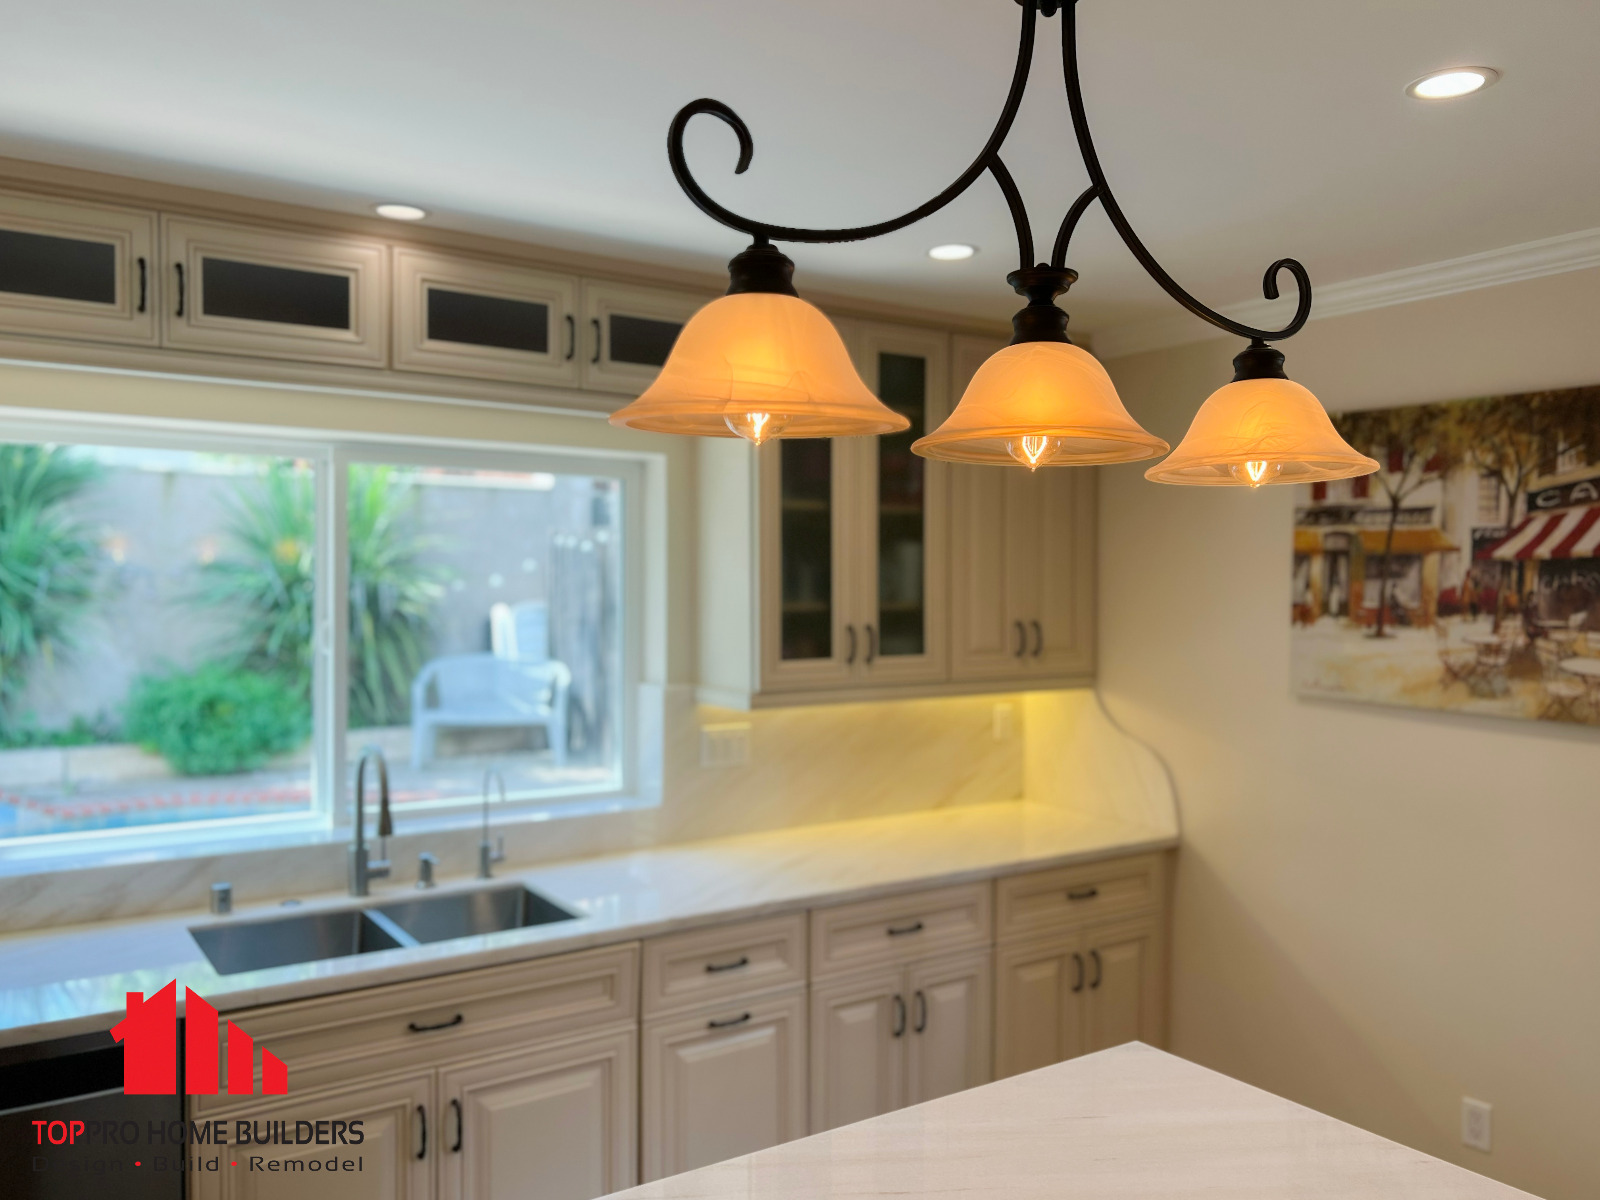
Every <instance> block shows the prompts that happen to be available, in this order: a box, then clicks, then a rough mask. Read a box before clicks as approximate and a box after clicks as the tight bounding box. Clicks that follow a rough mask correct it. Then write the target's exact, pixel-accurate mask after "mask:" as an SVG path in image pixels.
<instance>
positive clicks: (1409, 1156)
mask: <svg viewBox="0 0 1600 1200" xmlns="http://www.w3.org/2000/svg"><path fill="white" fill-rule="evenodd" d="M906 1196H920V1197H928V1196H938V1197H940V1198H941V1200H1061V1198H1062V1197H1071V1200H1153V1198H1154V1197H1160V1198H1161V1200H1217V1198H1218V1197H1227V1200H1515V1198H1517V1197H1522V1198H1524V1200H1526V1198H1527V1196H1528V1193H1527V1192H1522V1191H1518V1190H1517V1189H1516V1188H1512V1187H1507V1186H1506V1185H1505V1184H1502V1183H1496V1182H1494V1181H1493V1180H1491V1179H1487V1178H1485V1177H1483V1176H1482V1175H1476V1174H1473V1173H1472V1172H1471V1171H1468V1170H1465V1169H1463V1168H1461V1167H1457V1166H1452V1165H1451V1164H1450V1163H1447V1162H1444V1161H1442V1160H1440V1159H1437V1158H1433V1157H1431V1156H1429V1155H1427V1154H1423V1153H1422V1152H1421V1151H1418V1150H1410V1149H1407V1148H1406V1147H1405V1146H1401V1145H1399V1144H1397V1143H1395V1142H1391V1141H1389V1140H1387V1139H1386V1138H1381V1137H1378V1136H1377V1135H1376V1134H1372V1133H1367V1132H1366V1131H1365V1130H1362V1129H1357V1128H1356V1127H1355V1126H1353V1125H1346V1124H1345V1123H1344V1122H1343V1121H1336V1120H1334V1119H1333V1118H1332V1117H1326V1116H1323V1115H1322V1114H1321V1113H1317V1112H1313V1111H1312V1110H1311V1109H1309V1108H1302V1107H1301V1106H1300V1105H1298V1104H1294V1103H1291V1102H1290V1101H1288V1100H1284V1099H1281V1098H1279V1097H1277V1096H1274V1095H1272V1094H1270V1093H1268V1092H1263V1091H1260V1090H1259V1089H1257V1088H1253V1087H1250V1086H1249V1085H1248V1084H1243V1083H1240V1082H1238V1081H1237V1080H1235V1079H1230V1078H1228V1077H1227V1076H1226V1075H1219V1074H1218V1073H1216V1072H1215V1071H1209V1070H1207V1069H1206V1068H1204V1067H1199V1066H1196V1065H1195V1064H1193V1063H1190V1062H1185V1061H1184V1060H1183V1059H1181V1058H1175V1057H1174V1056H1172V1055H1170V1054H1166V1053H1163V1052H1162V1051H1160V1050H1156V1049H1152V1048H1151V1047H1149V1046H1144V1045H1140V1044H1139V1043H1137V1042H1133V1043H1130V1044H1128V1045H1125V1046H1119V1047H1117V1048H1115V1049H1112V1050H1103V1051H1101V1052H1100V1053H1098V1054H1090V1055H1087V1056H1085V1057H1083V1058H1077V1059H1072V1060H1070V1061H1068V1062H1064V1063H1058V1064H1057V1065H1056V1066H1053V1067H1045V1068H1044V1069H1042V1070H1039V1071H1033V1072H1030V1073H1029V1074H1026V1075H1017V1076H1014V1077H1012V1078H1010V1079H1004V1080H1001V1081H1000V1082H998V1083H991V1084H989V1085H987V1086H985V1087H980V1088H974V1089H972V1090H971V1091H966V1092H959V1093H957V1094H956V1095H953V1096H946V1097H944V1098H942V1099H939V1100H931V1101H929V1102H927V1103H926V1104H919V1105H917V1106H915V1107H914V1108H903V1109H900V1110H899V1111H898V1112H892V1113H889V1114H887V1115H885V1116H881V1117H874V1118H873V1119H871V1120H869V1121H862V1122H860V1123H859V1124H856V1125H847V1126H845V1127H844V1128H842V1129H835V1130H832V1131H830V1132H828V1133H820V1134H817V1135H815V1136H813V1137H809V1138H804V1139H802V1140H800V1141H797V1142H789V1143H787V1144H786V1145H782V1146H776V1147H774V1148H773V1149H771V1150H762V1151H760V1152H758V1153H756V1154H749V1155H746V1156H744V1157H743V1158H734V1159H729V1160H728V1161H727V1162H723V1163H718V1164H716V1165H715V1166H710V1167H703V1168H701V1169H700V1170H698V1171H689V1172H686V1173H684V1174H682V1175H675V1176H673V1177H671V1178H669V1179H663V1180H660V1181H658V1182H656V1183H650V1184H645V1185H644V1186H643V1187H637V1188H632V1189H630V1190H629V1191H625V1192H618V1193H616V1195H615V1196H614V1197H613V1198H612V1200H829V1198H836V1200H878V1198H880V1197H881V1198H883V1200H900V1198H901V1197H906Z"/></svg>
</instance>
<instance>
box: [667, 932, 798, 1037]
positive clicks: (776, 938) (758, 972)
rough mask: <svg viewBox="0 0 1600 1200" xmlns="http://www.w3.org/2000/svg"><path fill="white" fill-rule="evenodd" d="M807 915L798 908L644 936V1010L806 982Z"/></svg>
mask: <svg viewBox="0 0 1600 1200" xmlns="http://www.w3.org/2000/svg"><path fill="white" fill-rule="evenodd" d="M805 920H806V919H805V914H804V913H795V914H794V915H793V916H788V917H774V918H773V919H771V920H767V921H746V922H744V923H742V924H739V925H723V926H720V927H719V928H716V929H701V930H696V931H695V932H694V933H684V934H678V935H676V936H674V937H662V938H654V939H652V940H651V941H648V942H646V943H645V944H644V1012H645V1015H646V1016H649V1015H651V1014H653V1013H658V1012H664V1011H666V1010H669V1009H675V1008H682V1007H684V1006H686V1005H690V1004H706V1003H715V1002H716V1001H718V1000H722V999H724V998H726V997H731V996H740V995H745V994H747V993H752V992H762V991H767V990H768V989H771V988H777V987H785V986H787V985H789V984H795V983H804V982H805V978H806V957H805V947H806V924H805Z"/></svg>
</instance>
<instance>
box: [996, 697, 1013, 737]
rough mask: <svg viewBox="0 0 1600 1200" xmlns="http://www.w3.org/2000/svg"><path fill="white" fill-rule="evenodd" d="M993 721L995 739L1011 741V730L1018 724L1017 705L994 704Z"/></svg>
mask: <svg viewBox="0 0 1600 1200" xmlns="http://www.w3.org/2000/svg"><path fill="white" fill-rule="evenodd" d="M993 721H994V740H995V741H997V742H1009V741H1010V740H1011V730H1012V728H1013V726H1014V725H1015V724H1016V709H1015V707H1014V706H1013V705H1010V704H996V705H995V706H994V713H993Z"/></svg>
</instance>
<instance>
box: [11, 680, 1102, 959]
mask: <svg viewBox="0 0 1600 1200" xmlns="http://www.w3.org/2000/svg"><path fill="white" fill-rule="evenodd" d="M1074 694H1081V695H1089V694H1090V693H1087V692H1085V693H1074ZM996 705H1009V706H1010V709H1011V713H1010V733H1009V736H1006V737H1003V738H1000V739H997V738H996V736H995V728H996V722H995V717H994V711H995V706H996ZM1029 712H1030V702H1028V701H1026V700H1025V698H1024V697H1022V696H1005V695H1000V696H975V697H950V698H941V699H931V700H906V701H897V702H893V703H871V704H865V703H863V704H832V705H817V706H810V707H798V708H781V709H768V710H764V711H757V712H750V713H743V712H732V711H729V710H725V709H714V708H706V707H700V706H696V705H695V703H694V701H693V694H692V690H691V689H689V688H686V687H672V688H668V689H666V690H665V698H664V702H663V705H662V713H661V728H662V731H663V732H662V737H661V758H660V760H659V762H656V763H647V764H646V768H645V771H644V775H645V791H646V800H647V802H646V803H644V804H642V805H640V806H637V807H633V808H631V809H626V810H623V811H616V812H608V813H598V814H594V813H591V814H588V815H583V816H572V817H554V818H552V819H547V820H538V821H532V820H525V821H518V822H510V821H501V822H497V824H496V828H495V832H496V834H504V835H505V838H506V850H507V859H508V864H507V866H508V869H511V868H515V867H526V866H531V865H535V864H537V863H540V862H548V861H553V860H565V859H574V858H582V857H586V856H591V855H599V854H614V853H617V852H619V851H625V850H630V849H643V848H647V847H651V846H659V845H668V844H674V843H681V842H686V841H694V840H699V839H704V838H712V837H726V836H729V835H734V834H741V833H752V832H758V831H763V830H774V829H784V828H790V827H799V826H806V825H814V824H819V823H823V822H830V821H841V820H851V819H855V818H860V817H881V816H890V815H895V814H902V813H911V812H919V811H925V810H932V809H940V808H947V807H954V806H966V805H973V804H984V803H990V802H996V801H1009V800H1016V799H1019V798H1021V797H1022V795H1023V792H1024V763H1025V756H1024V745H1025V742H1026V739H1027V736H1028V729H1027V726H1028V721H1029V720H1031V717H1029V716H1028V715H1027V714H1028V713H1029ZM724 722H748V723H749V724H750V727H751V728H750V738H751V757H750V763H749V764H748V765H745V766H738V767H731V768H703V767H701V765H700V727H701V725H702V724H717V723H724ZM655 795H659V798H660V803H659V804H658V805H657V804H653V803H649V802H648V801H649V800H650V799H653V798H654V796H655ZM1031 798H1034V799H1039V800H1041V801H1044V802H1049V801H1050V799H1051V796H1049V795H1044V796H1037V797H1031ZM477 840H478V832H477V830H476V828H470V829H457V830H449V831H442V832H441V831H433V832H422V833H407V832H406V830H405V828H404V824H403V822H402V824H401V827H400V830H399V836H397V837H395V838H393V839H392V840H391V841H390V844H389V857H390V858H391V860H392V861H393V862H394V863H395V871H396V876H397V878H407V877H409V876H410V874H411V873H413V872H414V871H415V863H416V856H417V855H418V853H420V852H422V851H424V850H426V851H429V852H431V853H433V854H435V855H437V856H438V858H439V860H440V862H439V876H440V878H442V879H448V878H452V877H460V876H465V875H468V874H470V873H471V872H472V870H473V869H474V867H475V864H476V857H475V856H476V852H477ZM345 845H346V843H345V840H344V839H343V838H342V837H332V838H330V839H329V840H327V841H323V842H318V843H313V844H309V845H307V844H298V845H291V846H285V847H281V848H277V849H252V850H249V851H247V852H236V853H226V854H199V855H192V856H189V855H186V856H182V857H178V856H173V855H162V854H151V855H149V856H147V857H146V858H145V859H143V860H142V861H133V862H124V863H119V864H116V865H107V866H90V867H77V868H72V869H61V870H53V871H41V872H35V873H18V872H16V871H15V870H13V871H12V872H11V873H0V931H18V930H30V929H41V928H48V927H52V926H58V925H69V924H80V923H83V922H89V921H99V920H108V919H117V918H127V917H136V916H143V915H146V914H150V913H159V912H175V911H181V910H189V909H194V908H196V907H198V906H202V905H204V903H205V900H206V896H207V892H208V889H209V888H210V885H211V884H212V883H213V882H215V881H217V880H227V881H228V882H230V883H232V884H233V887H234V895H235V898H236V902H237V903H239V904H241V905H244V904H252V903H257V902H261V901H267V900H274V899H278V898H282V897H286V896H293V895H305V894H308V893H319V892H326V891H328V890H330V889H336V888H338V887H340V886H341V885H342V882H343V880H344V877H345Z"/></svg>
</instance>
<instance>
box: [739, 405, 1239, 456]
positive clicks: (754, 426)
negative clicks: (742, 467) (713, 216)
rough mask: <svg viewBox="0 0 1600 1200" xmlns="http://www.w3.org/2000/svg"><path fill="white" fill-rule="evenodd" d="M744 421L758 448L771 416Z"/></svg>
mask: <svg viewBox="0 0 1600 1200" xmlns="http://www.w3.org/2000/svg"><path fill="white" fill-rule="evenodd" d="M744 419H745V420H746V421H748V422H749V423H750V426H749V428H750V440H751V441H752V442H754V443H755V444H756V445H758V446H759V445H760V444H761V439H762V438H764V437H766V436H767V426H768V425H770V424H772V414H771V413H745V415H744ZM1262 465H1263V466H1264V465H1265V464H1262Z"/></svg>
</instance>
